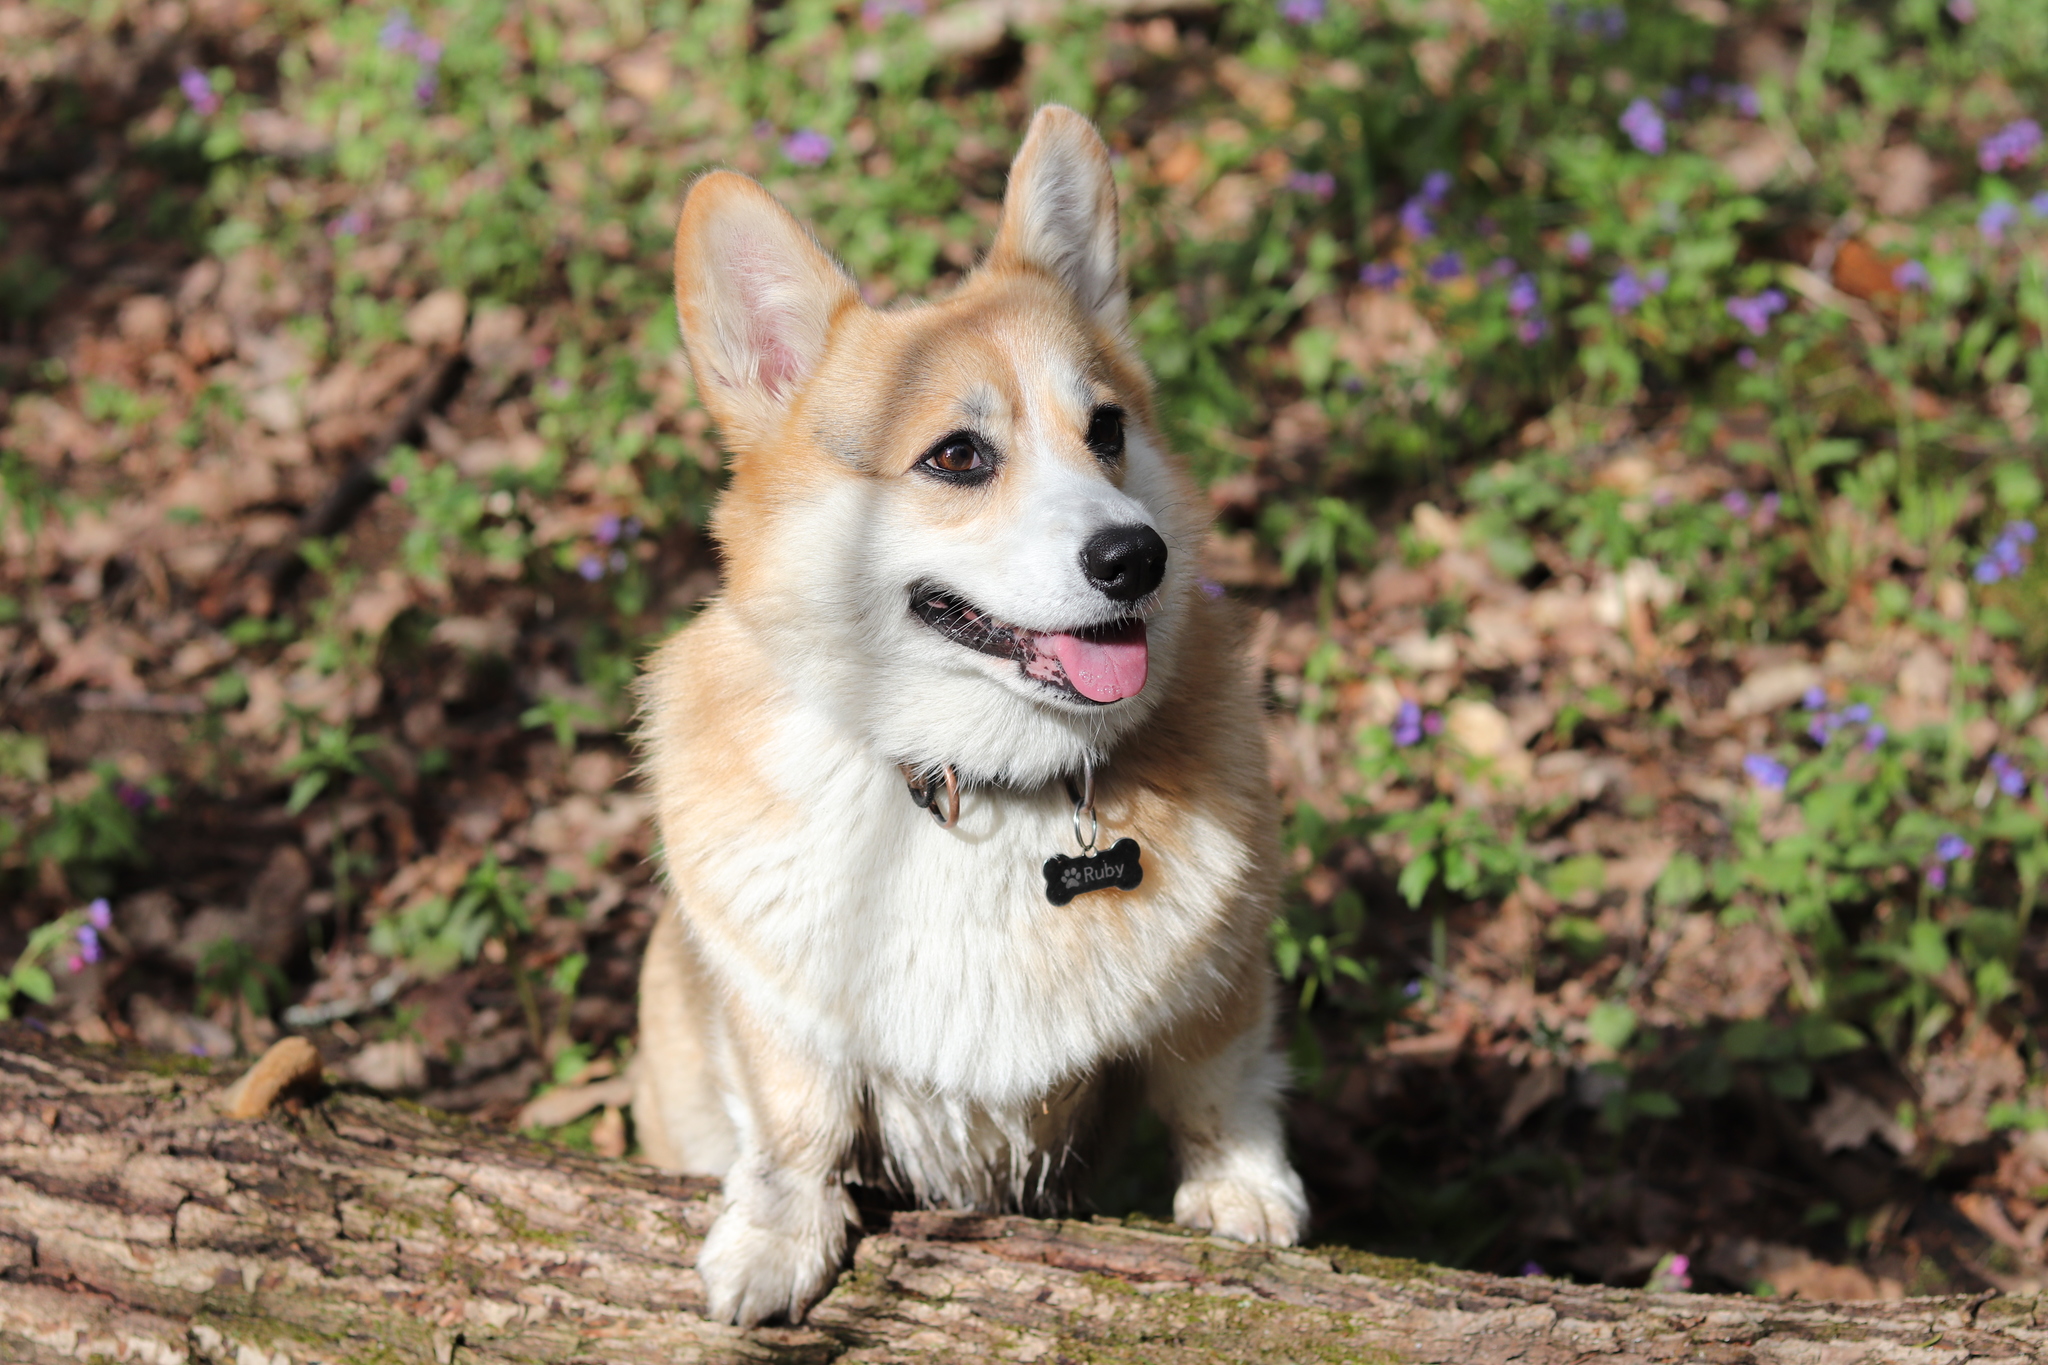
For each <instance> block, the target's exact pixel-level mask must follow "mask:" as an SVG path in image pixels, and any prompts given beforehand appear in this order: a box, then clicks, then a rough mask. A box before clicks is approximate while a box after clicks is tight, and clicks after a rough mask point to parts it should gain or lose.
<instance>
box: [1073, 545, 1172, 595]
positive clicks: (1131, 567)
mask: <svg viewBox="0 0 2048 1365" xmlns="http://www.w3.org/2000/svg"><path fill="white" fill-rule="evenodd" d="M1081 572H1083V573H1085V574H1087V575H1088V581H1089V582H1090V583H1093V584H1094V585H1095V586H1096V587H1098V588H1100V589H1102V591H1103V593H1104V594H1105V595H1107V596H1109V597H1111V598H1113V599H1115V600H1116V601H1118V602H1135V601H1137V600H1138V599H1139V598H1141V597H1143V596H1144V595H1145V594H1146V593H1149V592H1151V591H1152V590H1153V589H1154V588H1156V587H1158V586H1159V580H1160V579H1162V578H1164V577H1166V542H1165V541H1163V540H1161V539H1160V538H1159V533H1158V532H1157V531H1155V530H1153V529H1152V528H1151V527H1149V526H1112V527H1110V528H1109V529H1108V530H1106V531H1097V532H1096V533H1095V534H1094V535H1093V536H1090V537H1089V538H1088V543H1087V544H1086V545H1083V546H1082V547H1081Z"/></svg>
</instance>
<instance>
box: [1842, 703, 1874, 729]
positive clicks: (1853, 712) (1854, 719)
mask: <svg viewBox="0 0 2048 1365" xmlns="http://www.w3.org/2000/svg"><path fill="white" fill-rule="evenodd" d="M1842 719H1843V720H1846V721H1848V722H1849V723H1850V724H1851V725H1868V724H1869V723H1870V708H1869V707H1868V706H1865V705H1864V704H1863V703H1862V702H1860V701H1859V702H1857V703H1856V704H1855V705H1854V706H1845V707H1843V708H1842Z"/></svg>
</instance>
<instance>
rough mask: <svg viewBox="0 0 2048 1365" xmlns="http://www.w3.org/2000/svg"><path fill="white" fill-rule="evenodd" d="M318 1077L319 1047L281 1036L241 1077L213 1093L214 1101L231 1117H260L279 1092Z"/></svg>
mask: <svg viewBox="0 0 2048 1365" xmlns="http://www.w3.org/2000/svg"><path fill="white" fill-rule="evenodd" d="M319 1079H320V1052H319V1050H318V1049H317V1048H315V1047H314V1046H313V1045H312V1044H311V1043H309V1042H307V1041H306V1040H305V1039H304V1038H300V1037H297V1036H293V1037H289V1038H280V1039H278V1040H277V1041H276V1042H274V1043H272V1044H271V1045H270V1050H269V1051H268V1052H266V1053H264V1054H263V1056H262V1057H261V1058H259V1059H258V1060H257V1062H256V1065H254V1066H252V1067H250V1068H249V1069H248V1071H246V1072H245V1073H243V1075H242V1079H241V1080H239V1081H236V1082H235V1083H234V1084H233V1085H231V1086H229V1087H228V1088H227V1089H225V1090H223V1091H221V1092H220V1094H219V1095H217V1096H215V1098H214V1104H215V1105H216V1106H217V1107H218V1108H219V1109H220V1112H221V1113H223V1114H226V1115H227V1116H228V1117H229V1118H231V1119H260V1118H262V1117H263V1116H264V1115H265V1114H267V1113H269V1112H270V1106H271V1105H273V1104H276V1103H277V1097H278V1096H279V1095H281V1094H283V1093H284V1092H285V1091H287V1090H290V1089H293V1088H294V1087H297V1086H304V1085H311V1084H312V1083H313V1082H314V1081H317V1080H319Z"/></svg>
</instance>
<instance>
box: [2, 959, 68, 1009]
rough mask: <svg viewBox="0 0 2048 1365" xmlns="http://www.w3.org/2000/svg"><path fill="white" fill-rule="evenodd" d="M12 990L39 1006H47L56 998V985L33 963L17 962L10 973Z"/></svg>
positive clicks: (48, 975)
mask: <svg viewBox="0 0 2048 1365" xmlns="http://www.w3.org/2000/svg"><path fill="white" fill-rule="evenodd" d="M12 978H13V981H14V988H15V989H16V990H18V991H20V992H21V993H22V994H23V995H25V996H27V997H28V998H29V999H31V1000H33V1001H35V1002H36V1003H37V1004H40V1005H47V1004H49V1003H50V1001H52V1000H53V999H55V998H56V995H57V983H56V982H54V981H52V980H51V979H50V974H49V973H48V972H46V971H44V970H43V969H42V968H41V967H38V966H37V965H36V964H35V963H33V962H17V963H15V964H14V971H13V973H12Z"/></svg>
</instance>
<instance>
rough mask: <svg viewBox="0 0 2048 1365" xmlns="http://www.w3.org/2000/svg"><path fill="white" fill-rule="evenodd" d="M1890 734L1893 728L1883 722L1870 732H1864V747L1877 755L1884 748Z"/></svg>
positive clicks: (1873, 727)
mask: <svg viewBox="0 0 2048 1365" xmlns="http://www.w3.org/2000/svg"><path fill="white" fill-rule="evenodd" d="M1890 733H1891V727H1890V726H1888V725H1885V724H1883V723H1882V722H1880V723H1879V724H1876V725H1873V726H1871V727H1870V728H1869V729H1868V730H1865V731H1864V732H1863V747H1864V748H1866V749H1868V750H1870V752H1872V753H1876V752H1877V751H1878V750H1879V749H1881V748H1883V747H1884V740H1885V736H1886V735H1889V734H1890Z"/></svg>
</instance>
